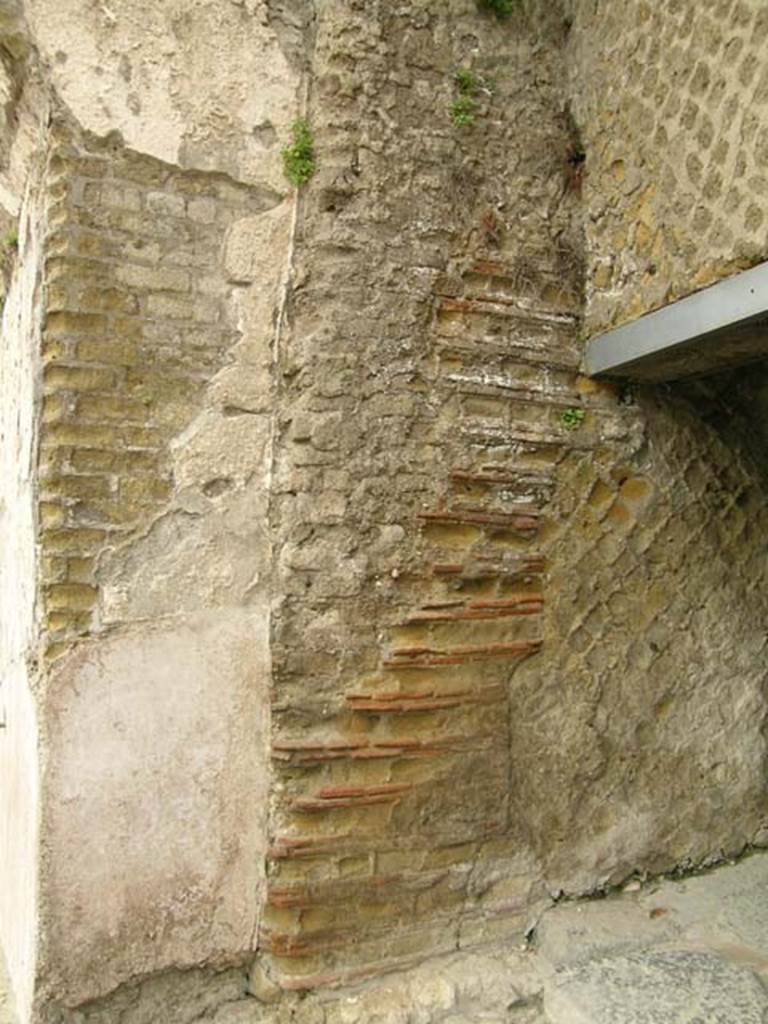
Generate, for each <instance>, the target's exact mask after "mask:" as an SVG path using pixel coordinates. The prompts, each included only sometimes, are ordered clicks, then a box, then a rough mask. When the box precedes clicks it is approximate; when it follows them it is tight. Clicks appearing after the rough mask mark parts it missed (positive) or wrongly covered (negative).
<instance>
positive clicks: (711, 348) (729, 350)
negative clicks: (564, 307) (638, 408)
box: [585, 263, 768, 380]
mask: <svg viewBox="0 0 768 1024" xmlns="http://www.w3.org/2000/svg"><path fill="white" fill-rule="evenodd" d="M766 357H768V263H761V264H759V266H757V267H753V268H752V269H751V270H745V271H743V272H742V273H739V274H734V275H733V277H729V278H726V280H724V281H720V282H718V283H717V284H713V285H711V286H710V287H709V288H705V289H703V290H702V291H700V292H696V293H695V294H694V295H689V296H687V297H686V298H684V299H680V300H679V301H678V302H673V303H670V305H668V306H665V307H664V308H663V309H659V310H656V312H654V313H647V314H646V315H645V316H641V317H640V318H639V319H637V320H633V321H632V322H631V323H628V324H624V325H623V326H622V327H616V328H615V329H614V330H611V331H607V332H606V333H605V334H600V335H598V336H597V337H595V338H592V339H591V341H589V343H588V344H587V350H586V355H585V369H586V372H587V373H588V374H589V375H590V376H594V377H607V378H619V379H628V380H677V379H679V378H681V377H691V376H695V375H699V374H704V373H712V372H714V371H716V370H719V369H723V368H725V367H729V366H736V365H739V364H740V363H746V362H751V361H753V360H755V359H762V358H766Z"/></svg>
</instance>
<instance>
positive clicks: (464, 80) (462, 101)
mask: <svg viewBox="0 0 768 1024" xmlns="http://www.w3.org/2000/svg"><path fill="white" fill-rule="evenodd" d="M454 77H455V81H456V85H457V87H458V90H459V95H458V96H457V97H456V99H455V100H454V101H453V103H452V104H451V107H450V114H451V120H452V121H453V124H454V127H456V128H466V127H467V125H470V124H472V123H473V121H474V120H475V99H474V97H475V94H476V93H477V92H479V90H480V89H481V87H482V84H483V83H482V81H481V80H480V78H478V76H477V75H476V74H475V72H474V71H472V70H471V69H470V68H459V70H458V71H457V72H456V75H455V76H454Z"/></svg>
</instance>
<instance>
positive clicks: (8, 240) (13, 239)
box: [0, 228, 19, 249]
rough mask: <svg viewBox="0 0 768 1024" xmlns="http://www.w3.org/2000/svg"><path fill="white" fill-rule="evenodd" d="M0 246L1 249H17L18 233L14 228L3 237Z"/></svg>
mask: <svg viewBox="0 0 768 1024" xmlns="http://www.w3.org/2000/svg"><path fill="white" fill-rule="evenodd" d="M0 245H2V247H3V249H18V247H19V232H18V231H17V230H16V229H15V228H14V229H13V231H9V232H8V234H7V235H3V238H2V241H0Z"/></svg>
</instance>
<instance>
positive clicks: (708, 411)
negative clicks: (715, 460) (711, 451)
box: [668, 359, 768, 485]
mask: <svg viewBox="0 0 768 1024" xmlns="http://www.w3.org/2000/svg"><path fill="white" fill-rule="evenodd" d="M668 387H669V391H670V393H671V395H673V396H676V397H679V398H682V399H683V400H685V401H686V402H687V403H688V404H689V405H690V406H691V407H692V409H693V410H694V411H695V412H696V413H697V414H698V415H699V416H700V417H701V419H702V420H703V422H704V423H705V424H707V425H708V426H709V427H711V428H712V429H713V430H715V431H716V432H717V433H718V435H719V436H720V437H721V438H722V440H723V442H724V443H725V444H727V445H728V447H729V448H732V449H733V450H734V453H735V454H736V453H738V454H739V455H742V456H746V458H747V460H748V461H750V462H752V463H753V464H754V465H755V466H756V467H757V470H758V474H759V476H758V479H759V481H760V482H761V483H763V484H765V485H768V359H762V360H760V361H759V362H755V363H749V364H748V365H746V366H740V367H738V368H737V369H734V370H730V371H727V372H719V373H717V374H711V375H709V376H706V377H697V378H694V379H691V380H685V381H680V382H677V383H674V384H670V385H669V386H668Z"/></svg>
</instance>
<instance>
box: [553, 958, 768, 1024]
mask: <svg viewBox="0 0 768 1024" xmlns="http://www.w3.org/2000/svg"><path fill="white" fill-rule="evenodd" d="M544 1007H545V1011H546V1014H547V1016H548V1017H549V1019H550V1021H551V1022H552V1024H671V1022H673V1021H674V1022H675V1024H697V1022H699V1021H707V1022H708V1024H730V1022H731V1021H733V1020H739V1021H744V1024H762V1022H763V1021H764V1020H765V1018H766V1014H768V991H766V989H765V987H764V986H763V985H762V984H761V983H760V981H759V980H758V978H757V977H756V976H755V975H754V974H753V973H752V971H750V970H748V969H747V968H743V967H734V966H732V965H730V964H725V963H723V962H722V961H721V960H719V959H718V958H717V957H716V956H713V955H712V954H710V953H691V952H681V951H669V952H661V951H653V952H649V951H645V952H638V953H625V954H622V955H616V956H610V957H606V958H604V959H602V960H596V961H593V962H592V963H590V964H589V965H588V966H587V967H584V968H573V969H570V970H567V971H565V972H564V973H563V975H562V976H561V977H560V978H559V979H558V981H557V984H556V985H555V986H554V987H553V988H551V989H550V990H549V991H548V992H547V995H546V998H545V1001H544Z"/></svg>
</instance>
